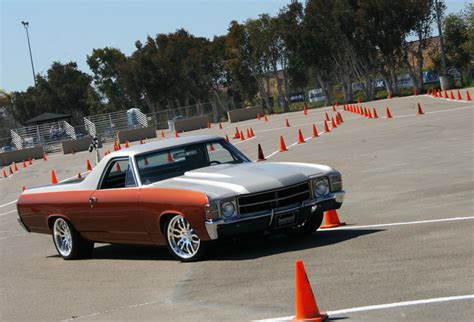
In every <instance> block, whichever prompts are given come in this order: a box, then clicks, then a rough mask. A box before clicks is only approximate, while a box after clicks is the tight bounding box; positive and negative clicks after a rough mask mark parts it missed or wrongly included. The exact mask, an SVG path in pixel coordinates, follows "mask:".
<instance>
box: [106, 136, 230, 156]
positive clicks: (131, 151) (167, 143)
mask: <svg viewBox="0 0 474 322" xmlns="http://www.w3.org/2000/svg"><path fill="white" fill-rule="evenodd" d="M222 139H223V138H222V137H220V136H217V135H193V136H185V137H179V138H168V139H164V140H158V141H153V142H148V143H145V144H137V145H134V146H131V147H129V148H127V149H122V150H119V151H115V152H112V153H110V154H109V155H110V156H111V157H121V156H135V155H137V154H142V153H146V152H151V151H155V150H161V149H167V148H171V147H174V146H180V145H186V144H193V143H200V142H207V141H215V140H222Z"/></svg>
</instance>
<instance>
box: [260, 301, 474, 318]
mask: <svg viewBox="0 0 474 322" xmlns="http://www.w3.org/2000/svg"><path fill="white" fill-rule="evenodd" d="M472 299H474V294H469V295H457V296H446V297H436V298H431V299H424V300H414V301H404V302H394V303H386V304H377V305H368V306H360V307H352V308H348V309H342V310H335V311H327V312H326V313H327V314H328V315H329V317H331V315H340V314H347V313H354V312H367V311H375V310H385V309H391V308H398V307H404V306H414V305H422V304H433V303H443V302H452V301H464V300H472ZM293 318H294V316H284V317H279V318H271V319H265V320H256V321H259V322H264V321H265V322H270V321H290V320H292V319H293Z"/></svg>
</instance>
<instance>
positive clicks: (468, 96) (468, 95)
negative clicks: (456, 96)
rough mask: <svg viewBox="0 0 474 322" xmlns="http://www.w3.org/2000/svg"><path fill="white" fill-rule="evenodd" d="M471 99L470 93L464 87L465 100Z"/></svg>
mask: <svg viewBox="0 0 474 322" xmlns="http://www.w3.org/2000/svg"><path fill="white" fill-rule="evenodd" d="M470 100H471V94H469V91H468V90H467V89H466V101H470Z"/></svg>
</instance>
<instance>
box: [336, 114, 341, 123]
mask: <svg viewBox="0 0 474 322" xmlns="http://www.w3.org/2000/svg"><path fill="white" fill-rule="evenodd" d="M336 125H341V120H339V115H338V114H336Z"/></svg>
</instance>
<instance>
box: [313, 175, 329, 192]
mask: <svg viewBox="0 0 474 322" xmlns="http://www.w3.org/2000/svg"><path fill="white" fill-rule="evenodd" d="M313 191H314V196H315V197H321V196H324V195H325V194H327V193H328V192H329V183H328V180H327V179H326V178H318V179H315V180H314V181H313Z"/></svg>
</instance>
